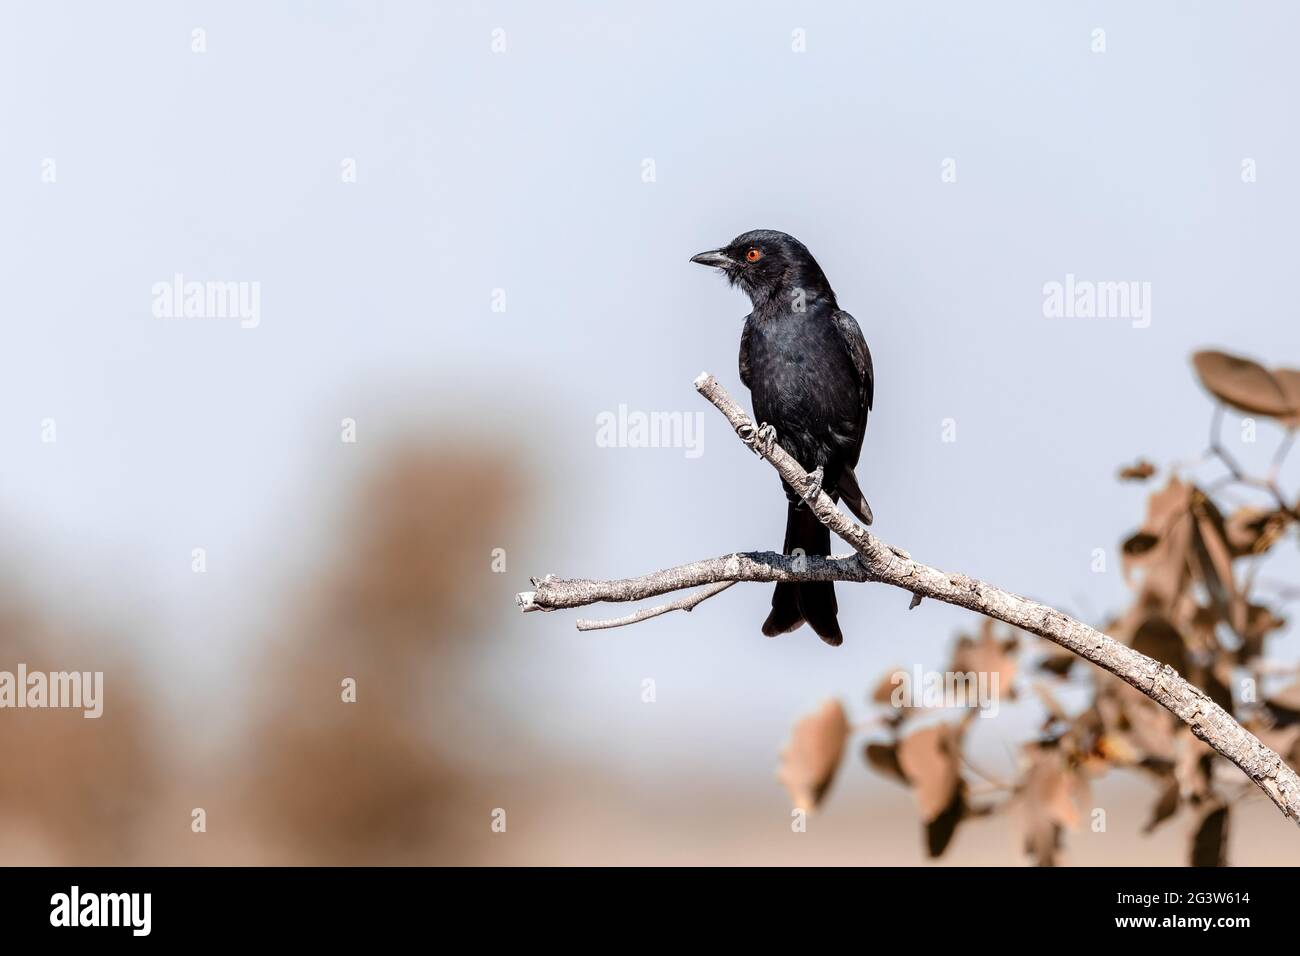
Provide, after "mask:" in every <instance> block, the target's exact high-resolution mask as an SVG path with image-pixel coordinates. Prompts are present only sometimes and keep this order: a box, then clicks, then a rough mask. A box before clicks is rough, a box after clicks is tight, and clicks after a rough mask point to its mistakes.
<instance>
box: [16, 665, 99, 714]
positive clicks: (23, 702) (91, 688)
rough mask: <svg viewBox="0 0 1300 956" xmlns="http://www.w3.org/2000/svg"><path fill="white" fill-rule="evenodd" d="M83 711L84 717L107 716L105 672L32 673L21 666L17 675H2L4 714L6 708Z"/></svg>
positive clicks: (25, 666)
mask: <svg viewBox="0 0 1300 956" xmlns="http://www.w3.org/2000/svg"><path fill="white" fill-rule="evenodd" d="M29 707H30V708H59V709H63V708H66V709H69V710H82V711H84V713H83V714H82V716H83V717H85V718H87V719H93V718H97V717H100V716H102V715H103V713H104V672H103V671H94V672H91V671H50V672H48V673H47V672H45V671H32V672H31V673H28V672H27V665H26V664H19V665H18V671H17V673H15V672H13V671H0V710H2V709H5V708H15V709H20V710H21V709H26V708H29Z"/></svg>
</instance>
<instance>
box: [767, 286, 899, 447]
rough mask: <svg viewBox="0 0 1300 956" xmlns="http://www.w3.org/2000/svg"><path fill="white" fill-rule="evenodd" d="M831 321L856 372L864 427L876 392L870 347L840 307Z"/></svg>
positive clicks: (855, 324) (855, 323)
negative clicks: (860, 394)
mask: <svg viewBox="0 0 1300 956" xmlns="http://www.w3.org/2000/svg"><path fill="white" fill-rule="evenodd" d="M831 321H832V322H834V323H835V329H836V331H838V332H839V333H840V338H841V339H843V340H844V347H845V348H846V349H847V350H848V353H849V358H850V359H852V360H853V368H854V371H856V372H857V376H858V389H859V391H860V392H861V393H862V423H861V428H866V426H867V412H869V411H871V403H872V401H873V400H874V398H875V392H876V375H875V370H874V369H873V368H872V367H871V349H869V348H867V340H866V339H865V338H863V336H862V329H861V328H859V326H858V320H857V319H855V318H853V316H851V315H849V314H848V313H847V312H845V311H844V310H843V309H840V310H838V311H837V312H836V313H835V314H834V315H832V316H831ZM742 353H743V347H742ZM861 428H860V429H859V432H858V434H859V435H861ZM860 440H861V439H859V441H860Z"/></svg>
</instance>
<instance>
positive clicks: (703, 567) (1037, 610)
mask: <svg viewBox="0 0 1300 956" xmlns="http://www.w3.org/2000/svg"><path fill="white" fill-rule="evenodd" d="M695 388H696V390H697V391H699V393H700V394H701V395H703V396H704V397H705V398H707V399H708V400H709V401H710V402H712V403H713V405H714V406H715V407H716V408H717V409H718V410H719V411H720V412H722V414H723V415H724V416H725V417H726V419H727V421H728V422H730V423H731V426H732V428H734V429H735V430H736V432H737V434H738V435H739V436H741V438H742V440H744V437H745V436H746V435H757V434H759V427H758V426H756V425H755V424H754V422H753V421H751V420H750V418H749V417H748V416H747V415H746V414H745V413H744V411H743V410H742V409H741V408H740V406H739V405H737V404H736V403H735V402H734V401H733V400H732V399H731V396H729V395H728V394H727V392H726V390H725V389H723V388H722V386H721V385H719V384H718V382H717V381H716V380H715V379H714V378H713V377H712V376H711V375H708V374H707V373H706V374H703V375H701V376H700V377H699V378H698V379H696V381H695ZM776 438H777V441H774V442H746V444H748V445H749V446H750V447H751V448H753V449H754V451H755V452H756V453H757V454H758V455H759V456H760V457H761V458H763V459H765V460H766V461H767V462H768V463H769V464H771V465H772V467H773V468H775V469H776V470H777V472H778V473H779V474H780V476H781V477H782V478H783V479H784V480H785V481H786V483H788V484H789V485H791V486H792V487H795V488H803V487H806V482H807V477H808V476H807V473H806V472H805V471H804V469H803V468H802V467H801V466H800V465H799V463H798V462H796V461H795V460H794V459H793V458H791V457H790V455H788V454H787V453H786V452H785V450H784V449H782V448H781V446H780V445H779V444H778V442H779V440H780V436H779V435H778V436H776ZM811 507H812V509H813V512H814V513H815V514H816V515H817V517H818V519H819V520H820V521H821V522H822V523H823V524H825V525H826V526H827V527H828V528H830V529H831V530H832V531H833V532H835V533H836V534H837V535H839V537H840V538H842V539H843V540H844V541H846V542H847V543H848V544H849V546H850V547H852V548H853V550H854V551H855V552H856V553H857V554H856V557H854V558H834V559H825V558H814V557H798V558H795V557H790V556H786V555H777V554H772V553H764V552H754V553H748V554H732V555H727V556H724V557H721V558H715V559H713V560H711V561H697V562H695V563H693V564H686V565H682V566H680V567H677V568H669V569H667V570H663V571H656V572H654V573H653V574H648V575H645V576H643V577H641V578H628V579H624V580H621V581H593V580H571V581H566V580H563V579H559V578H554V577H550V576H548V577H547V578H545V579H544V580H542V581H541V582H537V583H536V590H534V591H526V592H524V593H522V594H520V595H518V596H517V597H516V600H517V601H518V603H519V605H520V607H521V608H522V609H523V610H525V611H531V610H554V609H558V608H570V607H584V606H586V605H588V604H593V603H595V602H598V601H635V600H639V599H641V598H646V597H652V596H655V595H659V594H665V593H668V592H669V591H676V590H680V589H682V588H688V587H696V586H700V585H713V584H719V583H723V582H735V581H874V582H879V583H882V584H891V585H893V586H895V587H898V588H902V589H903V590H905V591H909V592H911V593H912V595H913V596H914V598H915V599H919V598H927V597H928V598H933V599H934V600H936V601H942V602H944V603H945V604H952V605H955V606H957V607H963V608H966V609H968V610H971V611H975V612H977V613H980V614H984V615H987V616H988V617H991V618H994V619H995V620H999V621H1003V622H1005V623H1007V624H1010V625H1012V626H1013V627H1018V628H1020V629H1021V630H1024V631H1028V632H1029V633H1031V634H1035V635H1037V636H1039V637H1042V638H1045V639H1046V640H1049V641H1052V642H1054V643H1056V644H1058V645H1060V646H1061V647H1064V648H1065V649H1066V650H1068V651H1071V652H1073V653H1074V654H1077V655H1078V656H1080V657H1082V658H1084V659H1085V660H1087V661H1090V662H1092V663H1093V664H1096V665H1097V666H1098V667H1100V668H1102V669H1103V670H1105V671H1108V672H1109V673H1111V674H1114V675H1116V676H1117V677H1119V678H1120V679H1122V680H1124V681H1125V682H1127V683H1128V684H1130V685H1132V686H1133V687H1135V688H1137V689H1138V690H1139V691H1141V692H1142V693H1143V694H1145V695H1146V696H1147V697H1149V698H1151V699H1152V700H1154V701H1156V702H1157V703H1158V704H1160V705H1161V706H1162V707H1164V708H1166V709H1167V710H1169V711H1170V712H1171V713H1172V714H1173V715H1174V716H1175V717H1177V718H1178V719H1179V720H1181V721H1182V722H1183V723H1185V724H1186V725H1187V726H1188V727H1189V728H1191V731H1192V733H1193V734H1195V735H1196V737H1198V738H1199V739H1200V740H1202V741H1204V742H1205V743H1206V744H1208V745H1209V746H1211V747H1213V748H1214V749H1215V750H1216V751H1218V752H1219V753H1220V754H1222V755H1223V756H1224V757H1226V758H1227V759H1228V760H1230V761H1232V762H1233V763H1234V764H1236V765H1237V766H1238V767H1239V768H1240V769H1241V770H1242V771H1243V772H1244V773H1245V774H1246V775H1247V776H1248V777H1249V778H1250V779H1251V780H1253V781H1254V782H1255V784H1256V785H1257V786H1258V787H1259V788H1260V789H1261V790H1263V791H1264V793H1265V794H1266V795H1267V796H1268V798H1269V799H1270V800H1272V801H1273V803H1274V804H1276V805H1277V807H1278V808H1279V809H1280V810H1281V811H1282V813H1283V814H1284V815H1285V816H1287V817H1288V818H1289V819H1291V820H1293V821H1295V822H1297V824H1300V776H1297V775H1296V773H1295V771H1294V770H1292V769H1291V768H1290V767H1289V766H1288V765H1287V764H1286V763H1285V762H1284V761H1283V760H1282V758H1281V757H1279V756H1278V755H1277V754H1276V753H1274V752H1273V751H1272V750H1270V749H1269V748H1268V747H1265V746H1264V744H1263V743H1261V742H1260V740H1259V738H1257V737H1256V736H1255V735H1254V734H1252V733H1250V731H1248V730H1246V729H1245V728H1244V727H1242V726H1241V725H1240V724H1239V723H1237V721H1236V720H1235V719H1233V717H1232V715H1231V714H1229V713H1228V712H1227V711H1226V710H1224V709H1223V708H1222V707H1220V706H1219V705H1218V704H1216V703H1215V702H1214V701H1213V700H1211V699H1210V698H1209V696H1208V695H1207V694H1206V693H1205V692H1204V691H1202V690H1201V689H1200V688H1198V687H1195V686H1193V685H1192V684H1190V683H1188V682H1187V681H1186V680H1184V679H1183V677H1182V676H1181V675H1179V674H1178V672H1177V671H1175V670H1174V669H1173V668H1172V667H1169V666H1168V665H1165V664H1161V663H1160V662H1159V661H1156V660H1153V659H1152V658H1150V657H1147V656H1146V655H1145V654H1141V653H1139V652H1138V651H1135V650H1134V649H1133V648H1131V647H1129V646H1127V645H1125V644H1121V643H1119V642H1118V641H1116V640H1114V639H1112V638H1110V637H1107V636H1106V635H1105V634H1103V633H1101V632H1100V631H1098V630H1096V629H1095V628H1092V627H1089V626H1088V625H1086V624H1084V623H1082V622H1080V621H1076V620H1075V619H1074V618H1072V617H1069V616H1068V615H1066V614H1063V613H1061V612H1060V611H1058V610H1056V609H1055V608H1051V607H1048V606H1047V605H1044V604H1039V603H1038V602H1036V601H1031V600H1029V599H1028V598H1025V597H1021V596H1020V595H1018V594H1013V593H1011V592H1010V591H1004V590H1003V589H1001V588H998V587H994V586H993V585H991V584H988V583H986V582H984V581H979V580H976V579H975V578H971V577H967V576H966V575H964V574H955V573H949V572H945V571H940V570H938V569H937V568H932V567H930V566H928V565H925V564H921V563H919V562H917V561H913V560H912V559H911V558H910V557H909V556H908V554H907V552H905V551H903V550H901V549H898V548H893V547H890V546H889V545H886V544H884V543H883V542H881V541H880V540H878V539H877V538H875V537H874V536H873V535H871V534H870V533H869V532H868V531H867V530H866V528H864V527H862V526H861V525H859V524H857V523H856V522H854V521H853V520H851V519H850V518H848V517H847V516H845V515H844V514H842V513H841V512H840V511H839V509H838V508H836V506H835V503H834V502H832V501H831V499H830V498H829V497H827V496H826V494H825V493H824V492H822V493H819V494H818V495H817V497H816V498H815V499H814V500H813V501H812V502H811ZM796 562H799V566H798V567H797V568H796V567H795V563H796ZM633 616H634V617H635V615H633Z"/></svg>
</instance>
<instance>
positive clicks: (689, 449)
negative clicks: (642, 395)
mask: <svg viewBox="0 0 1300 956" xmlns="http://www.w3.org/2000/svg"><path fill="white" fill-rule="evenodd" d="M596 447H597V448H681V449H684V450H685V452H686V457H687V458H699V457H700V456H701V455H702V454H704V413H703V412H638V411H629V410H628V407H627V406H626V405H619V406H618V411H617V412H601V413H600V414H599V415H597V416H596Z"/></svg>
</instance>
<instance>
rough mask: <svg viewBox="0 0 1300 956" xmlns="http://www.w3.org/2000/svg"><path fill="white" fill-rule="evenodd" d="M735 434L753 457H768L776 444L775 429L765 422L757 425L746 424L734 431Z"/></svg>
mask: <svg viewBox="0 0 1300 956" xmlns="http://www.w3.org/2000/svg"><path fill="white" fill-rule="evenodd" d="M736 434H737V435H739V436H740V440H741V441H743V442H744V443H745V444H746V445H748V446H749V449H750V451H752V452H753V453H754V454H755V455H759V456H762V455H770V454H771V453H772V446H773V445H775V444H776V429H775V428H773V427H772V426H771V425H769V424H768V423H767V422H762V423H761V424H758V425H755V424H754V423H753V422H746V423H745V424H743V425H741V426H740V427H739V428H738V429H736Z"/></svg>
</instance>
